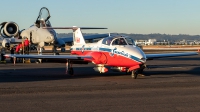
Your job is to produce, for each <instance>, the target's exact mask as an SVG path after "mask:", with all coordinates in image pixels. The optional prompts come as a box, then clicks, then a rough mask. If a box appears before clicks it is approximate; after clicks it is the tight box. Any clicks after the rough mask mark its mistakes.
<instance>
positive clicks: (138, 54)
mask: <svg viewBox="0 0 200 112" xmlns="http://www.w3.org/2000/svg"><path fill="white" fill-rule="evenodd" d="M45 29H72V30H73V42H74V45H73V46H72V47H71V49H70V50H71V55H12V54H6V55H5V56H6V57H13V58H36V59H66V73H69V74H71V75H73V73H74V70H73V67H72V64H81V63H83V62H86V63H89V62H92V63H94V64H95V65H96V67H94V70H96V71H98V72H100V73H105V72H107V71H108V68H106V67H107V66H111V69H112V70H115V71H119V72H127V73H130V74H131V76H132V77H133V78H137V75H138V73H142V71H143V69H144V68H145V63H146V61H147V60H149V59H154V58H164V57H175V56H190V55H197V54H198V53H197V52H184V53H164V54H145V53H144V52H143V51H142V50H141V49H140V48H139V47H137V46H136V45H135V43H134V41H133V39H132V38H129V37H126V36H119V35H116V36H109V37H106V38H103V39H101V40H99V41H98V42H96V43H85V40H84V38H83V35H82V33H81V30H80V29H90V28H87V27H84V28H79V27H46V28H45Z"/></svg>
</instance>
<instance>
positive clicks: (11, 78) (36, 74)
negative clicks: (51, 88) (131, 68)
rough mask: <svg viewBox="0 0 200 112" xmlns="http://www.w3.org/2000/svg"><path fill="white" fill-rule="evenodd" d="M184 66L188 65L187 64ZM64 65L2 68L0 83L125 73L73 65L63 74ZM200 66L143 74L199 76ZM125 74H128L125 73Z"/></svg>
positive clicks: (148, 71) (151, 71)
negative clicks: (71, 73)
mask: <svg viewBox="0 0 200 112" xmlns="http://www.w3.org/2000/svg"><path fill="white" fill-rule="evenodd" d="M184 66H188V65H187V64H186V65H184ZM65 72H66V71H65V67H61V68H60V67H58V68H55V67H53V68H28V69H15V70H14V69H4V70H0V83H4V82H32V81H48V80H63V79H77V78H94V77H115V76H124V75H127V74H126V73H120V72H112V71H109V72H107V73H99V72H95V71H94V70H93V67H74V76H70V75H67V74H65ZM199 73H200V67H193V68H192V69H189V70H184V71H183V70H182V69H176V70H174V69H170V70H169V69H168V68H166V69H161V70H159V69H150V70H148V69H147V70H144V73H143V74H144V75H145V76H153V75H157V76H158V75H174V76H176V75H177V74H179V75H180V74H183V77H184V76H185V75H184V74H191V75H197V76H200V74H199ZM127 76H130V74H129V75H127Z"/></svg>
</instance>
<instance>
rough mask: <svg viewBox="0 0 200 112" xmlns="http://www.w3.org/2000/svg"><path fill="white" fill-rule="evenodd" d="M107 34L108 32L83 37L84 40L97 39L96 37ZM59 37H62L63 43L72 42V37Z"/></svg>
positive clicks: (102, 36)
mask: <svg viewBox="0 0 200 112" xmlns="http://www.w3.org/2000/svg"><path fill="white" fill-rule="evenodd" d="M108 36H109V35H108V34H95V35H87V36H83V37H84V39H85V40H90V39H97V38H105V37H108ZM60 39H62V40H63V41H64V42H65V43H68V42H73V37H61V38H60Z"/></svg>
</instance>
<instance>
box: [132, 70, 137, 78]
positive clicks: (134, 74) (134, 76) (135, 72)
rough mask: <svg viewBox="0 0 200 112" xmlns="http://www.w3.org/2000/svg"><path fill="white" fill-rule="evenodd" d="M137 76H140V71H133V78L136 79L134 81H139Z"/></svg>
mask: <svg viewBox="0 0 200 112" xmlns="http://www.w3.org/2000/svg"><path fill="white" fill-rule="evenodd" d="M137 76H138V70H133V71H132V74H131V77H132V78H134V79H137Z"/></svg>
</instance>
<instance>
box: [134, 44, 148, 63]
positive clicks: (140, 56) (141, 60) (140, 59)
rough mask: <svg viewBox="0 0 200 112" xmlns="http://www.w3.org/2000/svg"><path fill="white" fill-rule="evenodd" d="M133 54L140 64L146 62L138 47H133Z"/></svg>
mask: <svg viewBox="0 0 200 112" xmlns="http://www.w3.org/2000/svg"><path fill="white" fill-rule="evenodd" d="M135 54H136V56H137V57H138V58H139V61H140V62H142V63H145V62H146V55H145V53H144V52H143V51H142V50H141V49H140V48H139V47H135Z"/></svg>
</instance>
